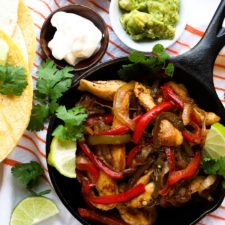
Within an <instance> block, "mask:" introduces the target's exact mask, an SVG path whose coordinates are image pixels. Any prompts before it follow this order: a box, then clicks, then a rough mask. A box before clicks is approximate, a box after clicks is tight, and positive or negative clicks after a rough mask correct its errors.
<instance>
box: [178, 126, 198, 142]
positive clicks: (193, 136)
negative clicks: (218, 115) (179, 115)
mask: <svg viewBox="0 0 225 225" xmlns="http://www.w3.org/2000/svg"><path fill="white" fill-rule="evenodd" d="M190 125H191V126H192V127H193V128H194V129H195V132H193V133H192V132H190V131H188V130H184V131H182V135H183V137H184V139H185V140H186V141H187V142H189V143H193V144H200V143H201V141H202V133H201V129H200V127H199V126H198V124H197V123H194V122H191V123H190Z"/></svg>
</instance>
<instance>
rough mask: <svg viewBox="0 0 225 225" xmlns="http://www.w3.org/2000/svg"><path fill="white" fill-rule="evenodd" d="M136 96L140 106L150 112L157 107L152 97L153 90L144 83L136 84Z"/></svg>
mask: <svg viewBox="0 0 225 225" xmlns="http://www.w3.org/2000/svg"><path fill="white" fill-rule="evenodd" d="M134 94H135V96H136V97H137V98H138V100H139V102H140V104H141V105H142V106H143V107H144V108H145V109H146V110H147V111H148V110H150V109H152V108H153V107H154V106H155V102H154V100H153V98H152V96H151V90H150V88H149V87H146V86H145V85H143V84H142V83H139V82H135V87H134Z"/></svg>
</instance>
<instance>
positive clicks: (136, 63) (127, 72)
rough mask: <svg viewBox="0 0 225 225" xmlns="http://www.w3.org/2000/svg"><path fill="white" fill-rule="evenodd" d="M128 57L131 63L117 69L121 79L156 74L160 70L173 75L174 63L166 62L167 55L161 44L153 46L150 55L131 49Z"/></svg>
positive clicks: (140, 77) (139, 77)
mask: <svg viewBox="0 0 225 225" xmlns="http://www.w3.org/2000/svg"><path fill="white" fill-rule="evenodd" d="M128 59H129V61H130V62H131V63H129V64H126V65H123V66H122V68H121V69H120V70H119V71H118V74H119V77H120V78H121V79H122V80H133V79H135V80H137V79H142V78H143V77H146V74H156V73H158V72H159V71H161V70H164V72H165V74H166V75H168V76H170V77H172V76H173V73H174V65H173V63H168V62H167V61H168V59H169V55H168V54H167V53H166V52H165V49H164V47H163V46H162V45H161V44H157V45H155V46H154V47H153V49H152V55H151V57H147V56H145V55H144V53H140V52H137V51H132V52H131V53H130V54H129V56H128Z"/></svg>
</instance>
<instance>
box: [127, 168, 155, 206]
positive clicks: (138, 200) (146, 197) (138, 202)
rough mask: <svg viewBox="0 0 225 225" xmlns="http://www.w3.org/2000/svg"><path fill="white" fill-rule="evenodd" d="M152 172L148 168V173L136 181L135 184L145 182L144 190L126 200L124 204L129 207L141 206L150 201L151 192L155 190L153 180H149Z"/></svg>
mask: <svg viewBox="0 0 225 225" xmlns="http://www.w3.org/2000/svg"><path fill="white" fill-rule="evenodd" d="M152 172H153V171H152V170H150V171H149V172H148V173H146V174H145V175H144V176H142V177H141V178H140V179H139V180H138V181H137V183H136V184H140V183H142V184H145V192H144V193H143V194H141V195H139V196H137V197H135V198H133V199H132V200H130V201H129V202H127V203H126V206H128V207H130V208H143V207H145V206H147V205H148V204H149V203H150V202H151V200H152V194H153V192H154V190H155V184H154V183H153V182H149V181H150V176H151V174H152Z"/></svg>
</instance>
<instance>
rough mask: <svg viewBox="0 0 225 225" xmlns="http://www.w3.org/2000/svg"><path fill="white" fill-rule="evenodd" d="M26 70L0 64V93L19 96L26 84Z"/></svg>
mask: <svg viewBox="0 0 225 225" xmlns="http://www.w3.org/2000/svg"><path fill="white" fill-rule="evenodd" d="M27 84H28V83H27V81H26V71H25V69H24V68H22V67H15V66H0V93H1V94H3V95H16V96H20V95H21V94H22V93H23V91H24V89H25V88H26V86H27Z"/></svg>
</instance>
